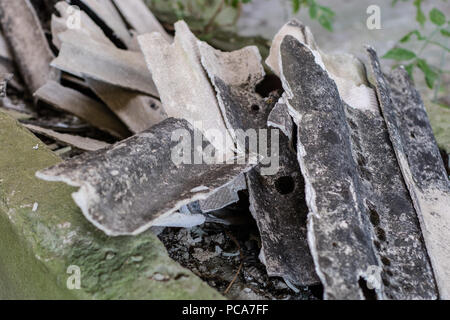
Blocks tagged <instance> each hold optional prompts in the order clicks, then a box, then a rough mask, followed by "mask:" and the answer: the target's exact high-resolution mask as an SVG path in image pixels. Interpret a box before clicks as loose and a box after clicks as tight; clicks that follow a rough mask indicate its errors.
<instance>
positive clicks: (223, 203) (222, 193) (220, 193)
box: [198, 174, 247, 213]
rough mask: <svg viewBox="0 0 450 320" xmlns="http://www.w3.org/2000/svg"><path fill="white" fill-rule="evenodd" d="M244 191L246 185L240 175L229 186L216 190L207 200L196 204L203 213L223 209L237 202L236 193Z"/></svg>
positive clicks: (242, 176)
mask: <svg viewBox="0 0 450 320" xmlns="http://www.w3.org/2000/svg"><path fill="white" fill-rule="evenodd" d="M245 189H247V183H246V182H245V176H244V175H243V174H241V175H239V176H238V177H237V178H236V179H234V180H233V181H232V182H231V183H230V184H228V185H226V186H225V187H223V188H220V189H218V190H217V191H216V192H214V193H213V194H212V195H210V196H209V197H208V198H207V199H205V200H200V201H199V202H198V206H199V209H200V210H201V212H203V213H208V212H211V211H216V210H220V209H223V208H225V207H227V206H229V205H230V204H233V203H236V202H238V201H239V195H238V192H239V191H242V190H245Z"/></svg>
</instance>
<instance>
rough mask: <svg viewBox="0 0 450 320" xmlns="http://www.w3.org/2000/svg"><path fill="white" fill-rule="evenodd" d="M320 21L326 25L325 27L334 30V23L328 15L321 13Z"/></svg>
mask: <svg viewBox="0 0 450 320" xmlns="http://www.w3.org/2000/svg"><path fill="white" fill-rule="evenodd" d="M318 21H319V23H320V25H321V26H322V27H324V28H325V29H327V30H328V31H330V32H331V31H333V23H332V22H331V20H330V19H329V18H328V17H327V16H325V15H321V16H320V17H319V19H318Z"/></svg>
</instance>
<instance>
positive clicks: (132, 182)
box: [37, 118, 248, 236]
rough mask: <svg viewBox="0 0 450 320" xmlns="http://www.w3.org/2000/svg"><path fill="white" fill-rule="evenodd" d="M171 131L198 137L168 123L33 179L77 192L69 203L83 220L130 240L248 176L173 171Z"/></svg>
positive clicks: (196, 168) (185, 167) (211, 169)
mask: <svg viewBox="0 0 450 320" xmlns="http://www.w3.org/2000/svg"><path fill="white" fill-rule="evenodd" d="M176 130H177V131H178V130H181V131H183V132H186V133H189V135H190V137H194V134H199V133H194V129H193V128H192V126H190V125H189V123H188V122H187V121H186V120H177V119H173V118H170V119H167V120H164V121H163V122H161V123H160V124H157V125H155V126H154V127H152V128H151V129H149V130H147V131H144V132H142V133H139V134H137V135H135V136H133V137H131V138H129V139H127V140H124V141H121V142H119V143H117V144H115V145H114V146H112V147H110V148H107V149H104V150H100V151H98V152H93V153H89V154H84V155H82V156H80V157H78V158H74V159H71V160H69V161H66V162H64V163H62V164H59V165H56V166H54V167H52V168H49V169H46V170H43V171H41V172H38V173H37V176H38V177H39V178H42V179H44V180H48V181H63V182H66V183H67V184H69V185H72V186H76V187H80V189H79V191H78V192H76V193H74V194H73V198H74V200H75V202H76V203H77V205H78V206H79V207H80V208H81V210H82V212H83V214H84V215H85V216H86V218H87V219H88V220H89V221H91V222H92V223H93V224H94V225H95V226H97V227H98V228H99V229H101V230H103V231H104V232H105V233H107V234H108V235H112V236H118V235H136V234H139V233H141V232H143V231H145V230H146V229H148V228H149V227H151V226H152V225H153V222H154V221H157V220H156V219H157V218H159V217H162V216H168V215H171V214H172V213H173V212H175V211H176V210H178V209H179V208H180V207H182V206H183V205H186V204H188V203H190V202H193V201H196V200H200V199H205V198H207V197H208V196H209V195H210V194H212V193H213V192H214V190H216V189H217V188H219V187H222V186H224V185H226V184H228V183H230V181H232V180H233V179H234V178H235V177H236V176H238V175H239V174H241V173H242V172H245V171H246V170H248V168H247V165H246V164H244V165H238V164H226V165H225V164H219V165H208V164H179V165H176V164H175V162H174V161H172V153H173V150H176V147H177V145H178V144H179V143H180V142H179V141H173V139H172V134H173V132H174V131H176ZM203 146H204V147H207V143H206V142H204V145H203ZM185 151H186V150H185ZM190 151H191V154H190V155H191V156H193V155H194V153H195V152H198V151H197V149H195V150H194V149H193V148H192V144H191V149H190Z"/></svg>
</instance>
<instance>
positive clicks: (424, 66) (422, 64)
mask: <svg viewBox="0 0 450 320" xmlns="http://www.w3.org/2000/svg"><path fill="white" fill-rule="evenodd" d="M417 67H419V69H420V70H422V72H423V74H424V75H425V81H426V83H427V86H428V88H430V89H433V87H434V83H435V82H436V79H437V77H438V73H437V72H435V71H433V69H432V68H431V67H430V66H429V65H428V63H427V62H426V61H425V60H424V59H419V60H418V62H417Z"/></svg>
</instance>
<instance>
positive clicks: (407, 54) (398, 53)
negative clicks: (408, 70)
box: [383, 48, 416, 61]
mask: <svg viewBox="0 0 450 320" xmlns="http://www.w3.org/2000/svg"><path fill="white" fill-rule="evenodd" d="M415 57H416V54H415V53H414V52H412V51H410V50H407V49H403V48H393V49H391V50H389V51H388V52H387V53H386V54H385V55H384V56H383V59H392V60H397V61H402V60H411V59H413V58H415Z"/></svg>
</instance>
